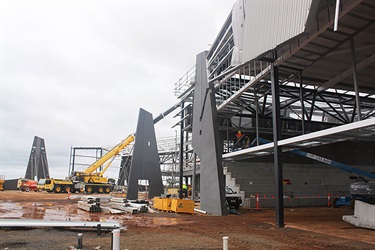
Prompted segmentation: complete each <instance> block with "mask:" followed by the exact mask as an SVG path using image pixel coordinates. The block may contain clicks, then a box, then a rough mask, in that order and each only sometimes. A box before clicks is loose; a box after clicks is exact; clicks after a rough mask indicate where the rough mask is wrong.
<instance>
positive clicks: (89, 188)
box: [85, 186, 95, 194]
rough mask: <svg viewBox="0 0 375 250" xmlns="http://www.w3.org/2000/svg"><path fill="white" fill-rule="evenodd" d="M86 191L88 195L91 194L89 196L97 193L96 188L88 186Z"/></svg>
mask: <svg viewBox="0 0 375 250" xmlns="http://www.w3.org/2000/svg"><path fill="white" fill-rule="evenodd" d="M85 191H86V193H89V194H92V193H94V192H95V190H94V187H92V186H87V187H86V188H85Z"/></svg>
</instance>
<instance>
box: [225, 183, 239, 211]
mask: <svg viewBox="0 0 375 250" xmlns="http://www.w3.org/2000/svg"><path fill="white" fill-rule="evenodd" d="M225 199H226V201H227V206H228V208H235V209H239V208H240V205H241V203H242V198H241V195H239V194H237V192H235V191H234V190H233V189H231V188H230V187H225Z"/></svg>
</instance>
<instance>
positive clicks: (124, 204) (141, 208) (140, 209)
mask: <svg viewBox="0 0 375 250" xmlns="http://www.w3.org/2000/svg"><path fill="white" fill-rule="evenodd" d="M110 204H111V208H115V209H118V210H121V211H125V212H127V213H131V214H137V213H146V212H147V211H148V203H145V202H144V203H140V202H139V201H129V200H127V199H126V198H114V197H112V198H111V199H110Z"/></svg>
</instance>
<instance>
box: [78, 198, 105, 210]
mask: <svg viewBox="0 0 375 250" xmlns="http://www.w3.org/2000/svg"><path fill="white" fill-rule="evenodd" d="M78 208H80V209H83V210H86V211H89V212H100V211H101V208H100V198H98V197H91V196H84V197H82V198H81V200H80V201H78Z"/></svg>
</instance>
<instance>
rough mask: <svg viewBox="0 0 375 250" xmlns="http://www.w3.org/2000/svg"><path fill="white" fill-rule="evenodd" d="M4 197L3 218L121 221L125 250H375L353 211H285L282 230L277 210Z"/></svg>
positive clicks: (14, 233) (50, 243)
mask: <svg viewBox="0 0 375 250" xmlns="http://www.w3.org/2000/svg"><path fill="white" fill-rule="evenodd" d="M75 196H76V195H72V196H71V198H74V197H75ZM103 196H104V195H103ZM0 197H1V198H0V219H1V220H3V219H36V220H66V221H95V222H96V221H98V222H99V221H107V222H108V221H117V222H120V223H121V224H122V225H123V226H124V229H123V230H122V231H121V249H129V250H131V249H223V246H222V245H223V240H222V237H223V236H228V237H229V249H375V230H369V229H364V228H357V227H355V226H353V225H351V224H348V223H347V222H344V221H343V220H342V216H343V215H352V214H353V210H352V209H350V208H348V207H341V208H328V207H314V208H312V207H309V208H285V228H276V227H275V222H276V219H275V214H276V213H275V210H274V209H260V210H255V209H248V208H240V209H239V210H238V213H237V214H230V215H228V216H212V215H203V214H194V215H190V214H175V213H168V212H157V213H143V214H105V213H94V212H86V211H83V210H80V209H78V208H77V202H78V199H67V194H53V193H45V192H29V193H26V192H21V191H4V192H1V193H0ZM0 233H1V237H0V249H71V246H73V247H76V246H77V244H78V243H77V242H78V240H77V234H78V233H83V249H110V246H111V233H110V232H107V231H105V232H102V234H101V235H97V232H96V230H87V229H85V230H82V229H56V228H34V229H25V228H23V229H15V228H12V229H9V228H2V229H0Z"/></svg>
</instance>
